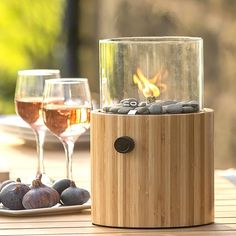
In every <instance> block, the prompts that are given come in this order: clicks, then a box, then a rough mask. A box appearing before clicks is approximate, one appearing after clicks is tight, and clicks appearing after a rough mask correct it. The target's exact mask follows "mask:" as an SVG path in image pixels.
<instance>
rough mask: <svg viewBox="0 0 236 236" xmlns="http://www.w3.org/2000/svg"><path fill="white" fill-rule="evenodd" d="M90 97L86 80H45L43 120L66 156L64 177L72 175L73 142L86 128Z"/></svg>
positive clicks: (88, 119)
mask: <svg viewBox="0 0 236 236" xmlns="http://www.w3.org/2000/svg"><path fill="white" fill-rule="evenodd" d="M90 111H91V97H90V90H89V85H88V80H87V79H84V78H67V79H52V80H46V82H45V88H44V97H43V120H44V123H45V124H46V126H47V127H48V129H49V130H50V131H51V132H52V133H53V134H54V135H55V136H57V137H58V138H59V140H60V141H61V142H62V144H63V146H64V149H65V154H66V177H67V178H68V179H71V180H72V179H73V176H72V154H73V151H74V143H75V141H76V140H77V138H78V137H79V136H80V135H82V134H83V133H84V132H85V131H86V130H87V129H88V128H89V125H90Z"/></svg>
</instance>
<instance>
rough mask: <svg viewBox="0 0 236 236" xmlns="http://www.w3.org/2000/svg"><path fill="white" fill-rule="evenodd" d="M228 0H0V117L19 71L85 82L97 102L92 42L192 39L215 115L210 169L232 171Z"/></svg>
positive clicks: (234, 73)
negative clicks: (49, 72) (53, 72)
mask: <svg viewBox="0 0 236 236" xmlns="http://www.w3.org/2000/svg"><path fill="white" fill-rule="evenodd" d="M235 12H236V1H235V0H168V1H163V0H155V1H153V0H135V1H132V0H67V1H66V0H50V1H48V0H41V1H38V0H21V1H18V0H10V1H9V0H1V1H0V115H4V114H14V113H15V110H14V102H13V99H14V90H15V81H16V74H17V71H18V70H20V69H36V68H37V69H41V68H51V69H53V68H55V69H57V68H58V69H60V70H61V74H62V76H63V77H69V76H71V77H87V78H89V83H90V88H91V91H92V97H93V99H94V101H95V103H97V104H98V103H99V101H98V100H99V76H98V40H99V39H103V38H111V37H125V36H168V35H171V36H174V35H176V36H199V37H202V38H203V40H204V67H205V107H210V108H213V109H214V110H215V167H216V168H220V169H225V168H230V167H236V106H235V104H234V103H235V101H236V92H235V90H236V66H235V63H236V40H235V38H236V15H235Z"/></svg>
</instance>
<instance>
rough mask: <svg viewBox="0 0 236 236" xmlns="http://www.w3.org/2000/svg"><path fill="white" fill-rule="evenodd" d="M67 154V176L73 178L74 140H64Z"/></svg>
mask: <svg viewBox="0 0 236 236" xmlns="http://www.w3.org/2000/svg"><path fill="white" fill-rule="evenodd" d="M62 143H63V146H64V149H65V154H66V178H67V179H70V180H73V174H72V154H73V151H74V145H75V144H74V142H73V141H62Z"/></svg>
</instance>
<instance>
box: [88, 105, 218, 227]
mask: <svg viewBox="0 0 236 236" xmlns="http://www.w3.org/2000/svg"><path fill="white" fill-rule="evenodd" d="M213 116H214V113H213V111H212V110H210V109H205V110H204V111H203V112H199V113H191V114H176V115H135V116H130V115H129V116H128V115H113V114H104V113H101V112H98V111H93V112H92V117H91V161H92V196H93V198H92V222H93V223H94V224H98V225H105V226H116V227H134V228H136V227H141V228H146V227H150V228H152V227H154V228H155V227H180V226H193V225H203V224H209V223H212V222H213V221H214V191H213V186H214V177H213V176H214V165H213V160H214V140H213V136H214V117H213ZM121 136H129V137H131V138H132V139H133V140H134V142H135V148H134V150H133V151H131V152H129V153H126V154H122V153H118V152H117V151H116V150H115V149H114V142H115V140H116V139H117V138H118V137H121Z"/></svg>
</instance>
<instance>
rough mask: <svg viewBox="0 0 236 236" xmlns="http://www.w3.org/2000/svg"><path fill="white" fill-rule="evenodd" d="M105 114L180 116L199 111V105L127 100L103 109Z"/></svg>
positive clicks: (189, 102)
mask: <svg viewBox="0 0 236 236" xmlns="http://www.w3.org/2000/svg"><path fill="white" fill-rule="evenodd" d="M102 111H103V112H105V113H109V114H128V115H135V114H137V115H140V114H142V115H144V114H153V115H154V114H159V115H160V114H180V113H193V112H198V111H199V103H198V102H197V101H194V100H193V101H173V100H168V101H163V100H155V101H151V102H150V101H148V100H147V101H146V102H144V101H142V102H139V101H138V100H137V99H135V98H126V99H123V100H122V101H120V102H119V103H118V104H115V105H112V106H109V107H103V109H102Z"/></svg>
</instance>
